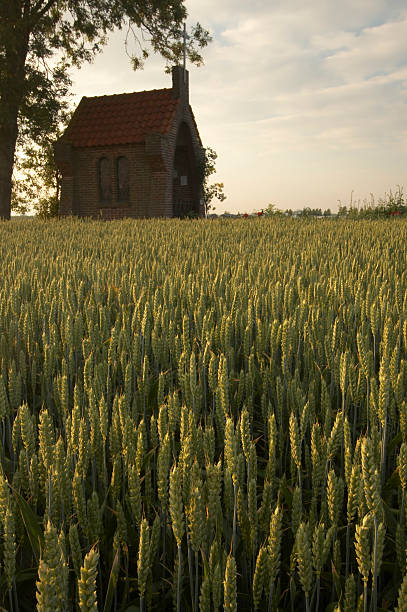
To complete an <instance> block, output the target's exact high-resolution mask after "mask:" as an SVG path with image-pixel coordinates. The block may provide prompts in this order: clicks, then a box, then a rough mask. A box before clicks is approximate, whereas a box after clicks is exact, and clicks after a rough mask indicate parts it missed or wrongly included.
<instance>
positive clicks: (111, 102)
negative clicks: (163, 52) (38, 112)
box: [62, 89, 179, 147]
mask: <svg viewBox="0 0 407 612" xmlns="http://www.w3.org/2000/svg"><path fill="white" fill-rule="evenodd" d="M178 103H179V100H178V99H174V98H173V96H172V89H153V90H152V91H140V92H135V93H124V94H115V95H111V96H95V97H92V98H86V97H83V98H82V100H81V101H80V102H79V105H78V107H77V109H76V110H75V112H74V114H73V116H72V119H71V122H70V124H69V125H68V127H67V129H66V130H65V133H64V134H63V136H62V138H63V140H65V141H67V142H69V143H71V144H72V145H73V146H74V147H92V146H102V145H111V144H129V143H136V142H143V141H144V138H145V136H146V134H149V133H151V132H155V133H158V134H167V133H168V132H169V130H170V128H171V125H172V122H173V120H174V117H175V111H176V108H177V105H178Z"/></svg>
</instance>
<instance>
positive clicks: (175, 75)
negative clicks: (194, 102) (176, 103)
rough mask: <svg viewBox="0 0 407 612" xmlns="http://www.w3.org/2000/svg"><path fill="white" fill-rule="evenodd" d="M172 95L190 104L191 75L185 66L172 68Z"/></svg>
mask: <svg viewBox="0 0 407 612" xmlns="http://www.w3.org/2000/svg"><path fill="white" fill-rule="evenodd" d="M172 95H173V97H174V98H181V101H182V102H184V103H185V104H189V74H188V70H185V69H184V67H183V66H173V67H172Z"/></svg>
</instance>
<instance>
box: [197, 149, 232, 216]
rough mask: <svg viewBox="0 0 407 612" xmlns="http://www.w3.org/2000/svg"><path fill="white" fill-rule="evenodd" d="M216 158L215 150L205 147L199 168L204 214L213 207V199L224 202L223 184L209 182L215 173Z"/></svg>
mask: <svg viewBox="0 0 407 612" xmlns="http://www.w3.org/2000/svg"><path fill="white" fill-rule="evenodd" d="M217 158H218V154H217V153H216V151H214V150H213V149H212V148H211V147H206V149H205V156H204V160H203V163H202V166H201V168H200V170H201V175H202V192H203V199H204V202H205V214H208V212H209V210H211V209H214V208H215V207H214V206H212V205H211V202H212V201H213V200H219V202H224V201H225V200H226V195H225V194H224V192H223V189H224V184H223V183H210V182H209V179H210V177H211V176H212V174H215V173H216V160H217Z"/></svg>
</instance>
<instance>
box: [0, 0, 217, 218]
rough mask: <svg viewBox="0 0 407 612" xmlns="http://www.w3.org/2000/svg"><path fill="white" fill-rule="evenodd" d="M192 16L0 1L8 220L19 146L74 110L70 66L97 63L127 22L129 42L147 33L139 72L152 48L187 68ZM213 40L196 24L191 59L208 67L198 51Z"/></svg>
mask: <svg viewBox="0 0 407 612" xmlns="http://www.w3.org/2000/svg"><path fill="white" fill-rule="evenodd" d="M186 15H187V12H186V8H185V6H184V0H0V218H5V219H9V218H10V207H11V192H12V177H13V168H14V160H15V153H16V145H17V142H18V145H19V146H21V147H22V148H24V146H26V145H27V144H28V146H30V145H31V144H32V143H33V142H38V141H39V140H41V138H44V136H45V135H46V134H50V132H51V129H52V127H53V126H55V121H56V119H57V120H58V121H59V120H60V119H62V118H63V115H64V113H66V112H67V111H68V104H67V100H66V96H67V94H68V92H69V87H70V86H71V81H70V79H69V69H70V68H71V67H72V66H75V67H79V66H80V65H81V64H82V63H83V62H86V61H91V60H92V58H93V57H94V56H95V54H96V53H98V52H99V51H100V50H101V49H102V47H103V45H104V44H105V43H106V42H107V34H108V32H110V31H112V30H113V29H114V28H122V27H123V26H125V25H127V26H128V35H127V37H126V43H127V38H128V36H129V35H130V33H132V34H133V36H134V37H135V39H136V40H137V41H138V42H139V43H140V41H139V37H138V36H137V34H136V31H135V28H139V30H140V31H141V33H142V35H143V36H142V42H141V43H140V48H139V51H138V52H137V53H134V54H129V57H130V59H131V61H132V64H133V67H134V69H137V68H139V67H141V66H142V65H143V62H144V60H146V59H147V57H148V55H149V52H151V50H152V51H154V52H157V53H160V54H161V55H162V56H163V57H164V59H165V60H166V62H167V66H168V65H169V64H172V63H179V61H180V59H181V57H182V52H183V41H182V30H181V24H182V22H183V21H184V20H185V18H186ZM145 36H147V40H145ZM209 41H210V36H209V33H208V32H207V31H206V30H204V29H203V28H202V27H201V25H200V24H199V23H198V24H196V25H195V26H194V27H193V28H192V31H191V33H190V35H189V38H188V44H187V55H188V58H189V60H190V61H191V62H193V63H195V64H197V65H200V64H201V63H202V57H201V55H200V53H199V51H198V49H200V48H203V47H204V46H205V45H207V43H208V42H209ZM148 45H150V46H149V47H148ZM126 48H127V45H126Z"/></svg>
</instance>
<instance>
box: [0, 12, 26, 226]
mask: <svg viewBox="0 0 407 612" xmlns="http://www.w3.org/2000/svg"><path fill="white" fill-rule="evenodd" d="M2 9H3V10H2V14H1V15H0V17H1V18H2V20H3V21H4V32H5V33H4V34H3V32H2V40H1V43H2V47H3V48H4V56H3V65H2V75H1V76H2V78H1V82H0V219H10V212H11V177H12V175H13V166H14V154H15V150H16V142H17V136H18V112H19V109H20V106H21V103H22V101H23V99H24V94H25V89H26V82H25V62H26V59H27V53H28V42H29V38H30V28H29V24H28V22H27V21H25V16H24V15H23V8H22V4H20V3H13V2H10V3H8V4H6V5H5V7H4V6H3V7H2ZM3 13H4V14H3Z"/></svg>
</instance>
